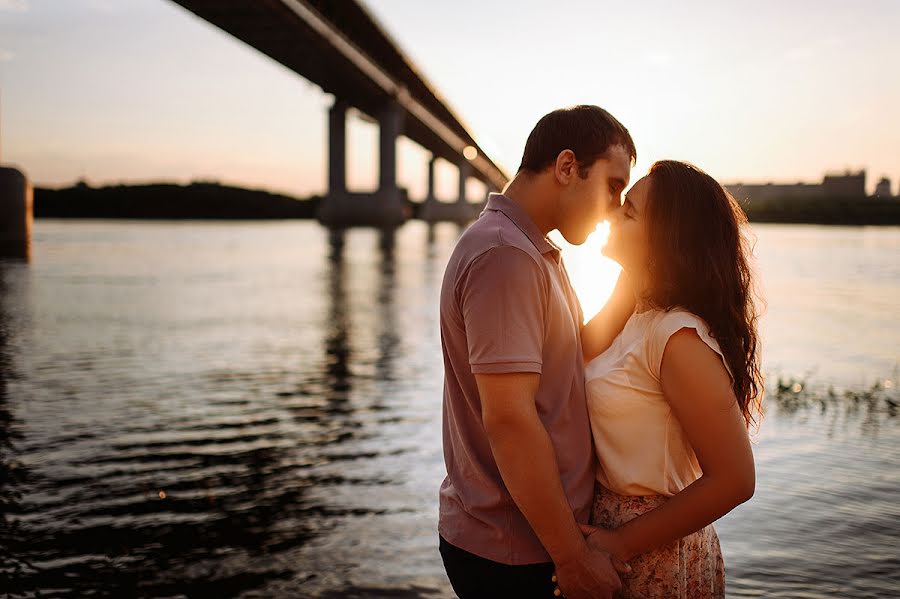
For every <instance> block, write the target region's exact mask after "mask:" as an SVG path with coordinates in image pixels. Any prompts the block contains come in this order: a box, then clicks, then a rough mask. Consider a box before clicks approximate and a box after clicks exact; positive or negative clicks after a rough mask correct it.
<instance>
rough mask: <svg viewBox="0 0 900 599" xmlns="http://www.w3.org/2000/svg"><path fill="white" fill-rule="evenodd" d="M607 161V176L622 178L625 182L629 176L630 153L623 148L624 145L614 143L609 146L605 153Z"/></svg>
mask: <svg viewBox="0 0 900 599" xmlns="http://www.w3.org/2000/svg"><path fill="white" fill-rule="evenodd" d="M606 158H607V160H608V161H609V170H608V176H609V177H610V178H616V179H622V180H623V181H625V182H626V183H627V182H628V179H629V177H630V176H631V154H629V153H628V150H626V149H625V146H622V145H614V146H612V147H610V148H609V150H608V151H607V153H606Z"/></svg>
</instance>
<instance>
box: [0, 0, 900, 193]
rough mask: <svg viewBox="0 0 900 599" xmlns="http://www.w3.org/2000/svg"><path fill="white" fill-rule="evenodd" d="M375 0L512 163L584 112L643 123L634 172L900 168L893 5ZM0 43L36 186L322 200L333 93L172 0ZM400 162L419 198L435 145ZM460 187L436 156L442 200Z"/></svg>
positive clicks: (404, 143)
mask: <svg viewBox="0 0 900 599" xmlns="http://www.w3.org/2000/svg"><path fill="white" fill-rule="evenodd" d="M365 5H366V7H367V8H369V9H370V10H371V11H372V13H373V14H374V15H375V16H376V17H377V18H378V20H379V21H380V22H381V24H382V25H383V26H384V27H385V28H386V29H387V30H388V31H389V32H390V33H391V35H392V36H393V37H394V38H395V39H396V41H397V42H398V44H399V45H400V46H401V48H402V49H403V50H404V52H405V53H406V54H407V55H408V56H409V57H410V58H411V59H412V60H413V62H414V63H415V64H416V65H417V66H418V67H419V68H420V69H421V71H422V72H423V73H424V75H425V77H426V78H427V79H428V80H429V81H430V82H431V83H432V84H433V85H434V86H435V88H436V89H437V90H438V91H439V92H440V93H441V95H442V96H443V97H444V98H446V99H447V101H448V103H449V104H450V105H451V106H452V107H453V108H454V109H455V111H456V112H457V114H459V115H460V116H461V117H462V119H463V120H464V121H465V122H467V123H468V124H469V126H470V127H471V130H472V132H473V133H474V134H475V136H476V138H477V139H478V140H479V143H480V144H481V145H482V146H483V147H484V148H485V149H486V150H487V151H488V153H489V154H490V155H491V157H492V158H493V159H494V160H496V161H497V162H498V163H499V164H500V165H502V166H503V167H504V168H505V169H506V171H507V173H508V174H510V175H511V174H512V173H513V172H514V171H515V168H516V166H517V164H518V159H519V156H520V153H521V150H522V146H523V145H524V141H525V137H526V136H527V134H528V132H529V131H530V129H531V127H532V126H533V124H534V122H535V121H536V120H537V119H538V118H539V117H540V116H541V115H542V114H544V113H545V112H547V111H549V110H552V109H553V108H556V107H559V106H563V105H569V104H573V103H579V102H589V103H596V104H599V105H601V106H604V107H605V108H607V109H608V110H610V111H611V112H612V113H613V114H615V115H616V116H617V117H618V118H619V119H620V120H622V122H623V123H624V124H625V125H626V126H627V127H629V129H630V130H631V132H632V134H633V136H634V138H635V141H636V143H637V146H638V158H639V159H638V163H637V165H636V167H635V170H634V172H633V175H632V179H633V180H636V179H637V178H638V177H639V176H640V175H641V174H643V172H645V171H646V169H647V167H648V166H649V165H650V164H651V163H652V161H654V160H656V159H660V158H665V157H671V158H676V159H682V160H688V161H691V162H694V163H695V164H697V165H698V166H700V167H701V168H704V169H705V170H707V171H708V172H710V174H712V175H713V176H715V177H717V178H718V179H720V180H721V181H723V182H735V181H740V182H744V183H764V182H767V181H783V182H786V183H787V182H796V181H817V180H819V179H820V178H821V176H822V174H823V173H825V172H831V171H843V170H847V169H851V170H858V169H866V170H867V171H868V174H869V180H868V182H867V189H868V191H869V192H870V193H871V192H872V191H873V190H874V187H875V185H876V184H877V181H878V180H879V179H880V178H881V177H882V176H886V177H888V178H889V179H890V180H891V181H892V182H896V181H897V180H898V178H900V124H898V123H897V122H896V120H891V119H889V118H888V115H889V114H890V113H889V112H888V110H889V108H890V107H891V106H896V105H898V104H900V83H898V82H897V81H895V80H892V79H890V78H886V77H883V76H882V75H881V72H880V70H881V66H882V64H883V60H882V58H881V57H882V56H891V55H893V56H896V55H900V40H898V39H897V38H896V36H895V35H891V33H892V32H895V31H896V30H897V27H896V25H897V24H898V23H900V6H897V5H896V4H894V5H891V3H889V2H875V1H870V2H863V3H861V4H859V5H857V6H855V7H853V8H852V10H851V9H850V8H847V7H845V6H843V5H842V4H839V3H831V2H827V3H811V2H797V3H792V4H791V6H789V7H784V6H778V5H776V4H775V3H772V2H764V3H761V4H756V5H754V8H752V9H751V8H749V7H748V8H734V7H731V8H724V7H720V6H717V5H714V4H711V3H701V2H692V3H689V4H687V5H682V7H681V8H673V7H668V6H666V5H665V4H663V3H657V2H653V3H650V4H649V5H644V9H643V10H639V9H632V8H628V7H617V8H607V9H606V10H602V9H599V8H597V7H595V6H593V5H588V4H586V3H583V4H579V3H571V4H566V5H562V6H560V5H547V4H539V3H527V4H517V5H516V6H515V7H513V6H511V5H508V6H500V5H490V6H480V5H477V4H475V3H474V2H458V3H454V5H453V7H450V6H449V5H446V6H441V5H428V6H424V5H421V4H417V3H412V2H403V1H400V0H391V1H381V2H372V1H368V2H365ZM474 15H477V16H478V18H477V19H475V18H473V16H474ZM850 18H853V19H856V20H858V21H860V22H865V23H866V25H867V28H859V27H857V28H853V30H852V31H848V30H847V28H846V27H845V25H846V22H847V20H848V19H850ZM738 23H740V27H739V28H738V27H737V24H738ZM461 33H462V35H461ZM738 34H740V35H738ZM538 35H540V37H541V40H542V42H543V43H540V44H536V43H534V38H535V37H536V36H538ZM0 39H2V41H0V93H2V111H3V112H2V117H0V118H2V129H0V135H2V140H0V141H2V144H3V145H2V152H3V154H2V159H3V162H4V163H6V164H10V163H14V164H18V165H19V166H21V167H22V168H24V169H25V170H26V171H27V172H28V174H29V175H30V177H31V179H32V180H33V181H34V183H35V184H37V185H48V186H59V185H66V184H71V183H74V182H75V181H76V180H78V179H80V178H84V179H86V180H87V181H89V182H91V183H92V184H97V185H102V184H106V183H114V182H126V183H128V182H143V181H164V180H168V181H176V182H187V181H190V180H195V179H212V180H218V181H222V182H223V183H227V184H237V185H242V186H246V187H261V188H267V189H272V190H276V191H283V192H288V193H292V194H295V195H308V194H314V193H321V192H323V191H324V190H325V183H326V178H327V174H326V157H325V151H326V147H325V140H326V136H327V134H326V119H327V107H328V106H329V105H330V103H331V98H330V96H328V95H326V94H324V93H322V91H321V90H319V89H318V88H316V87H315V86H313V85H312V84H310V83H308V82H306V81H305V80H304V79H302V78H301V77H300V76H298V75H296V74H294V73H291V72H289V71H288V70H287V69H285V68H283V67H281V66H280V65H278V64H276V63H274V62H273V61H271V60H270V59H268V58H267V57H265V56H262V55H261V54H259V53H258V52H256V51H255V50H252V49H251V48H249V47H247V46H245V45H244V44H242V43H241V42H239V41H237V40H235V39H233V38H231V37H230V36H228V35H227V34H225V33H224V32H222V31H219V30H217V29H215V28H213V27H212V26H210V25H209V24H207V23H204V22H202V21H200V20H199V19H197V18H196V17H195V16H194V15H192V14H190V13H188V12H187V11H185V10H183V9H181V8H180V7H178V6H177V5H175V4H173V3H170V2H167V1H164V0H131V1H129V2H110V1H108V0H77V1H74V2H69V3H66V4H65V5H60V4H53V3H50V2H46V1H37V0H28V1H26V0H0ZM595 55H596V58H595ZM536 74H537V75H536ZM348 135H349V138H348V139H349V141H350V144H349V152H348V169H349V172H348V174H349V177H348V178H349V184H350V186H351V187H355V188H359V189H366V188H371V187H374V186H375V184H376V181H377V169H376V168H375V164H376V163H377V153H376V144H377V128H376V127H375V125H373V124H371V123H369V122H366V121H364V120H362V119H360V118H351V120H350V124H349V130H348ZM838 140H840V141H838ZM399 155H400V160H401V167H400V169H399V173H398V180H399V182H400V184H401V185H404V186H406V187H408V188H409V189H410V194H411V196H412V197H421V196H422V195H423V191H424V185H425V183H424V179H425V172H426V168H425V164H426V161H427V154H426V153H425V152H423V151H422V150H421V149H420V148H418V147H417V146H415V145H414V144H412V143H411V142H409V141H408V140H401V143H400V148H399ZM455 177H456V172H455V168H454V167H452V166H450V165H447V164H441V165H439V167H438V172H437V186H438V194H439V195H440V196H441V197H452V195H454V192H455V190H456V181H455Z"/></svg>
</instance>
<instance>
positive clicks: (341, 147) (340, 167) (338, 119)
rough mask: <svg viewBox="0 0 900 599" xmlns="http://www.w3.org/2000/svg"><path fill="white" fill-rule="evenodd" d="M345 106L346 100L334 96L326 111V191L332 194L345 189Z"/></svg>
mask: <svg viewBox="0 0 900 599" xmlns="http://www.w3.org/2000/svg"><path fill="white" fill-rule="evenodd" d="M347 108H348V105H347V103H346V102H344V101H343V100H340V99H338V98H335V100H334V104H333V105H332V106H331V109H330V110H329V111H328V193H329V194H332V195H340V194H343V193H344V192H346V191H347Z"/></svg>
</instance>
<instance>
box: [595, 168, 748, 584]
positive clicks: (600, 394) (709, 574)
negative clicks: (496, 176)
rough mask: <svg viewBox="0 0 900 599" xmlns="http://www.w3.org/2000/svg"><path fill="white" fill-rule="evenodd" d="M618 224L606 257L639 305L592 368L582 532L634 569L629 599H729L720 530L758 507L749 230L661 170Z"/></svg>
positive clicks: (634, 195) (693, 183) (702, 176)
mask: <svg viewBox="0 0 900 599" xmlns="http://www.w3.org/2000/svg"><path fill="white" fill-rule="evenodd" d="M611 220H612V222H611V226H610V235H609V241H608V243H607V245H606V247H605V249H604V253H605V254H606V255H607V256H609V257H610V258H612V259H613V260H616V261H617V262H618V263H619V264H621V265H622V268H623V270H624V272H625V274H626V275H627V279H628V281H630V284H631V287H632V289H633V290H634V294H635V298H636V305H635V309H634V312H633V314H632V315H631V317H630V318H629V319H628V322H627V323H626V325H625V328H624V329H623V330H622V332H621V333H620V334H619V335H618V336H617V337H615V339H614V340H613V341H612V344H611V345H610V346H609V348H608V349H607V350H606V351H604V352H603V353H602V354H600V355H599V356H596V357H593V356H586V358H588V359H590V358H592V357H593V359H591V360H590V362H589V363H588V365H587V367H586V376H587V385H586V389H587V401H588V413H589V416H590V420H591V428H592V432H593V435H594V441H595V448H596V451H597V455H598V459H599V469H598V472H597V484H596V497H595V500H594V505H593V510H592V514H591V523H592V524H593V525H594V527H583V531H584V532H585V534H586V535H587V538H588V543H589V544H590V545H592V546H594V547H600V548H603V549H604V550H606V551H608V552H609V553H611V554H612V555H613V556H614V557H616V558H618V559H620V560H622V561H625V562H628V563H629V565H630V566H631V568H632V573H631V574H630V575H625V576H624V577H623V580H622V582H623V589H622V592H621V596H622V597H667V598H668V597H682V598H690V599H702V598H706V597H723V596H724V592H725V590H724V584H725V580H724V578H725V572H724V563H723V561H722V553H721V550H720V548H719V542H718V538H717V536H716V533H715V530H713V527H712V524H711V523H712V522H713V521H715V520H716V519H718V518H719V517H721V516H722V515H724V514H726V513H727V512H729V511H730V510H731V509H733V508H734V507H736V506H737V505H739V504H741V503H743V502H744V501H747V500H748V499H749V498H750V497H751V496H752V495H753V491H754V485H755V471H754V465H753V454H752V452H751V449H750V442H749V439H748V428H749V427H750V425H751V424H752V423H753V422H754V421H756V420H757V417H758V416H759V414H760V400H761V397H762V381H761V378H760V370H759V353H758V343H757V331H756V319H757V314H756V311H755V308H754V302H753V294H752V280H751V270H750V267H749V264H748V258H749V253H750V249H749V248H748V245H747V243H746V240H745V239H744V237H743V236H742V233H741V226H742V225H743V224H744V223H745V222H746V219H745V217H744V214H743V212H742V211H741V209H740V207H739V206H738V205H737V204H736V202H735V201H734V200H733V199H732V198H731V197H730V196H729V194H728V193H727V192H726V191H725V190H724V189H723V188H722V186H721V185H719V184H718V183H717V182H716V181H715V180H713V179H712V177H710V176H709V175H707V174H706V173H704V172H702V171H701V170H699V169H697V168H695V167H693V166H691V165H688V164H684V163H680V162H674V161H662V162H657V163H656V164H654V165H653V167H652V168H651V169H650V173H649V174H648V175H647V176H646V177H644V178H643V179H641V180H640V181H638V182H637V183H635V185H634V187H633V188H632V189H631V190H630V191H629V193H628V194H627V195H626V199H625V202H624V204H623V205H622V206H621V208H619V209H618V210H617V211H616V213H615V214H614V215H613V218H612V219H611ZM595 527H597V528H595Z"/></svg>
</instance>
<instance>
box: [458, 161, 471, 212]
mask: <svg viewBox="0 0 900 599" xmlns="http://www.w3.org/2000/svg"><path fill="white" fill-rule="evenodd" d="M457 166H459V196H457V198H456V203H457V204H468V202H467V201H466V182H467V181H468V180H469V175H470V174H472V165H471V164H469V161H468V160H466V159H462V160H460V161H459V163H458V165H457Z"/></svg>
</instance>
